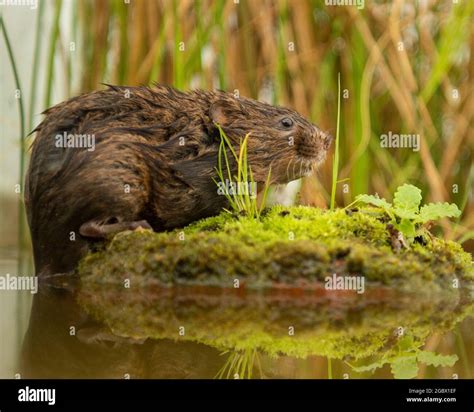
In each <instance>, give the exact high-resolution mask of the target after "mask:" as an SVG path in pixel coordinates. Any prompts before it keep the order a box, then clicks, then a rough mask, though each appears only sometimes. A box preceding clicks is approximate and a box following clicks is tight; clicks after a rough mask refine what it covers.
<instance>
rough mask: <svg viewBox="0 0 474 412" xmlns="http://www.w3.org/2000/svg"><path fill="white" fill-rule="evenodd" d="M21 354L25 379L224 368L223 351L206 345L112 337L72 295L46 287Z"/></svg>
mask: <svg viewBox="0 0 474 412" xmlns="http://www.w3.org/2000/svg"><path fill="white" fill-rule="evenodd" d="M22 352H23V353H22V359H21V374H22V376H23V377H25V378H124V377H130V378H212V377H214V376H215V374H216V371H218V370H219V368H220V366H221V364H222V358H220V357H219V352H218V351H217V350H216V349H213V348H210V347H207V346H205V345H202V344H198V343H193V342H182V343H178V342H173V341H170V340H166V339H164V340H159V341H158V340H154V339H146V340H134V339H127V338H120V337H118V336H114V335H112V334H111V333H110V332H108V331H107V330H106V328H105V327H104V326H103V325H101V324H100V323H97V322H95V321H94V320H93V319H92V318H91V317H89V316H87V315H86V313H85V312H84V311H83V310H82V309H81V308H80V306H79V305H78V304H77V303H76V301H75V297H74V293H72V292H70V291H67V290H62V289H57V288H48V287H44V286H43V287H40V293H39V294H38V295H36V296H35V298H34V301H33V308H32V311H31V319H30V326H29V329H28V332H27V334H26V336H25V341H24V344H23V351H22Z"/></svg>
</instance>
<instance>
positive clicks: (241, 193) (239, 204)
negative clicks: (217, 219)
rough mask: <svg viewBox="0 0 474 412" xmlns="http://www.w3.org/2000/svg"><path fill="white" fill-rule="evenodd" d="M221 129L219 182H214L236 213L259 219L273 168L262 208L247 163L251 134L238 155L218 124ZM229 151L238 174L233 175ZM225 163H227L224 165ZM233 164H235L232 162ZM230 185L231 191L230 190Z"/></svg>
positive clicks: (246, 138)
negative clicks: (258, 202)
mask: <svg viewBox="0 0 474 412" xmlns="http://www.w3.org/2000/svg"><path fill="white" fill-rule="evenodd" d="M216 126H217V128H218V129H219V134H220V138H221V143H220V145H219V154H218V167H217V168H216V171H217V175H218V177H219V180H217V179H214V182H215V183H216V185H217V186H218V188H219V192H222V193H220V194H222V195H224V196H225V197H226V198H227V200H228V201H229V205H230V207H231V209H232V211H234V212H235V213H238V214H240V213H242V212H243V213H245V214H246V215H247V216H251V217H254V218H256V219H258V218H259V217H260V214H261V213H262V210H263V209H264V208H265V203H266V199H267V193H268V187H269V185H270V175H271V168H270V170H269V172H268V176H267V180H266V182H265V188H264V190H263V195H262V199H261V204H260V207H259V206H258V204H257V189H256V188H257V184H256V182H255V180H254V178H253V174H252V169H251V167H250V165H249V164H248V162H247V142H248V138H249V134H247V135H246V136H245V138H244V139H243V140H241V142H240V147H239V153H238V154H237V153H236V151H235V149H234V147H233V146H232V143H231V142H230V140H229V138H228V137H227V136H226V134H225V133H224V131H223V130H222V128H221V127H220V126H219V125H218V124H216ZM228 151H229V152H230V155H231V156H232V158H233V160H234V161H235V163H236V164H237V174H235V175H233V174H232V171H231V168H232V166H231V161H230V160H232V158H231V159H229V156H228ZM223 163H225V164H224V165H223ZM232 163H233V162H232ZM228 183H230V186H231V190H227V189H228ZM223 187H224V188H225V189H222V188H223Z"/></svg>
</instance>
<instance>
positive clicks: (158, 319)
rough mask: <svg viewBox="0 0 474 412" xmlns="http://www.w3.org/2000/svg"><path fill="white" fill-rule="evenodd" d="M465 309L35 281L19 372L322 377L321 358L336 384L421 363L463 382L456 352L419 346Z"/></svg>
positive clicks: (386, 295) (455, 300) (371, 298)
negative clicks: (343, 379)
mask: <svg viewBox="0 0 474 412" xmlns="http://www.w3.org/2000/svg"><path fill="white" fill-rule="evenodd" d="M56 283H57V280H56ZM56 286H57V285H56ZM472 313H473V304H472V300H471V299H464V297H463V295H462V294H461V295H453V294H444V293H439V294H436V295H434V296H433V295H431V296H429V297H427V296H425V297H423V298H420V296H419V295H418V296H414V295H395V294H394V293H393V292H391V291H389V290H388V289H382V288H378V289H372V290H368V291H367V292H366V294H365V295H364V296H361V295H358V294H355V293H350V292H338V293H334V292H333V293H331V294H328V293H327V292H325V291H324V290H320V291H312V292H311V293H301V292H298V293H296V292H295V291H294V290H293V291H292V290H281V291H273V292H272V293H261V292H259V293H258V292H252V291H243V290H234V289H210V288H203V287H189V286H187V287H176V288H158V287H147V288H146V289H145V288H143V289H133V288H124V287H117V286H112V285H109V284H104V285H97V284H96V285H90V284H88V285H82V286H81V285H71V284H70V285H69V286H68V287H67V288H58V287H51V286H48V285H46V284H44V282H43V283H41V284H40V293H39V294H38V295H36V296H35V299H34V302H33V308H32V312H31V319H30V326H29V329H28V332H27V335H26V337H25V341H24V344H23V353H22V365H21V373H22V376H24V377H49V378H54V377H59V378H66V377H70V378H89V377H90V378H104V377H105V378H108V377H111V378H123V377H131V378H213V377H216V376H217V377H222V378H234V377H239V378H248V377H254V378H259V377H296V378H297V377H326V376H327V375H326V370H324V374H322V373H321V374H319V375H318V373H316V372H315V371H313V372H308V370H311V369H315V370H319V371H321V369H322V368H323V367H324V368H325V366H324V365H325V364H326V363H325V362H326V360H325V359H323V358H321V357H324V358H327V359H331V360H332V362H329V364H330V365H332V366H333V367H332V368H331V373H332V372H334V373H333V376H334V377H339V378H341V377H343V373H342V372H345V373H347V374H348V375H347V376H348V377H358V376H366V377H371V376H372V375H371V373H372V372H373V371H377V372H379V371H382V372H383V374H382V375H380V374H378V375H377V374H376V375H374V377H380V376H388V377H390V376H394V377H408V378H411V377H415V376H417V374H419V371H420V369H421V370H422V371H425V369H426V367H427V366H428V367H431V368H432V369H434V370H435V372H436V371H438V370H442V369H443V368H448V371H449V373H450V374H451V373H452V372H453V371H457V372H456V373H460V374H461V376H460V377H469V376H465V374H466V373H465V370H466V368H462V367H461V366H462V364H466V363H467V364H469V360H468V359H466V356H467V355H466V354H465V353H464V355H463V354H462V353H461V352H462V351H461V350H459V351H457V353H458V355H459V356H458V355H456V354H455V353H453V352H452V350H453V349H454V348H455V347H454V346H452V347H451V348H450V349H449V350H451V352H450V351H449V350H448V351H445V350H443V353H444V355H441V354H439V353H436V350H435V349H436V348H434V349H433V348H429V347H424V345H425V343H426V342H428V343H429V342H430V341H431V339H432V337H433V336H440V334H444V333H446V332H448V331H450V330H452V329H453V328H454V327H455V325H456V324H458V323H459V322H460V321H462V320H463V319H464V318H465V317H466V316H467V315H469V314H472ZM427 346H429V345H427ZM223 352H224V355H223V356H222V354H223ZM471 355H472V354H471ZM471 355H470V356H471ZM458 357H459V358H463V359H462V362H460V361H458ZM322 360H323V361H324V363H322V362H321V361H322ZM336 362H338V363H339V365H337V363H336ZM430 365H431V366H430ZM453 365H454V366H455V369H453V368H451V367H452V366H453ZM380 368H381V369H380ZM333 369H334V370H333ZM460 371H461V372H460ZM329 373H330V372H329V371H328V374H329ZM338 374H339V375H338ZM315 375H316V376H315ZM437 376H438V377H441V376H446V373H445V374H444V375H436V373H435V374H434V376H433V377H437Z"/></svg>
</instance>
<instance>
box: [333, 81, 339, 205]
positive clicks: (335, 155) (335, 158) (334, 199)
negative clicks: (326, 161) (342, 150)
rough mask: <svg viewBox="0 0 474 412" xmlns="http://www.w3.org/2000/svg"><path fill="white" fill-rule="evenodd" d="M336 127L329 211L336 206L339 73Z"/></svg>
mask: <svg viewBox="0 0 474 412" xmlns="http://www.w3.org/2000/svg"><path fill="white" fill-rule="evenodd" d="M336 123H337V126H336V139H335V141H334V158H333V162H332V189H331V209H334V207H335V205H336V191H337V183H338V181H337V177H338V173H339V130H340V129H339V126H340V123H341V73H338V75H337V122H336Z"/></svg>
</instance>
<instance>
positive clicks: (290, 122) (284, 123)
mask: <svg viewBox="0 0 474 412" xmlns="http://www.w3.org/2000/svg"><path fill="white" fill-rule="evenodd" d="M280 123H281V125H282V126H283V127H286V128H287V129H289V128H290V127H291V126H293V120H291V119H290V118H289V117H285V118H283V119H281V120H280Z"/></svg>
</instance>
